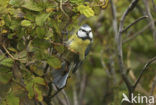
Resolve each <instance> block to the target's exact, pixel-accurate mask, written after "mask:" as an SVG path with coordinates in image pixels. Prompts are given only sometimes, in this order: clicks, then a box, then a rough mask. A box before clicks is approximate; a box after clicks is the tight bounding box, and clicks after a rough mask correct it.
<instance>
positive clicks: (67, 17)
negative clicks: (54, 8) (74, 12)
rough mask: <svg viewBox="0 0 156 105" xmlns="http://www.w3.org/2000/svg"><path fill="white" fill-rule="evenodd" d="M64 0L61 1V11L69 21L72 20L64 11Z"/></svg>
mask: <svg viewBox="0 0 156 105" xmlns="http://www.w3.org/2000/svg"><path fill="white" fill-rule="evenodd" d="M62 2H63V1H62V0H60V9H61V11H62V13H63V14H64V15H65V16H66V17H67V19H68V20H69V19H70V18H69V16H68V14H67V13H66V12H65V11H64V9H63V8H62Z"/></svg>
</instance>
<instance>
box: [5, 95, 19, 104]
mask: <svg viewBox="0 0 156 105" xmlns="http://www.w3.org/2000/svg"><path fill="white" fill-rule="evenodd" d="M7 103H8V104H7V105H19V98H18V97H16V96H15V95H14V94H13V93H11V94H9V95H8V96H7Z"/></svg>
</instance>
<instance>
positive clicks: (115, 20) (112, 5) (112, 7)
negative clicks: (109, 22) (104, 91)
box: [110, 0, 118, 41]
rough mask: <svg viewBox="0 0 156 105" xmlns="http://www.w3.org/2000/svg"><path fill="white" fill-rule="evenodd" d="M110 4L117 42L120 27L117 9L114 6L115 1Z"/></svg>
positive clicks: (111, 0)
mask: <svg viewBox="0 0 156 105" xmlns="http://www.w3.org/2000/svg"><path fill="white" fill-rule="evenodd" d="M110 3H111V10H112V15H113V29H114V35H115V41H117V35H118V25H117V15H116V7H115V5H114V2H113V0H110Z"/></svg>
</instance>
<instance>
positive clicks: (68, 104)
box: [62, 89, 71, 105]
mask: <svg viewBox="0 0 156 105" xmlns="http://www.w3.org/2000/svg"><path fill="white" fill-rule="evenodd" d="M62 94H63V95H64V98H65V100H66V103H67V105H71V104H70V100H69V98H68V96H67V93H66V92H65V90H64V89H63V90H62Z"/></svg>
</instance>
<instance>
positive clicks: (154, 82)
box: [150, 76, 156, 95]
mask: <svg viewBox="0 0 156 105" xmlns="http://www.w3.org/2000/svg"><path fill="white" fill-rule="evenodd" d="M155 87H156V76H155V77H154V80H153V83H152V88H151V93H150V95H153V92H154V89H155Z"/></svg>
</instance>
